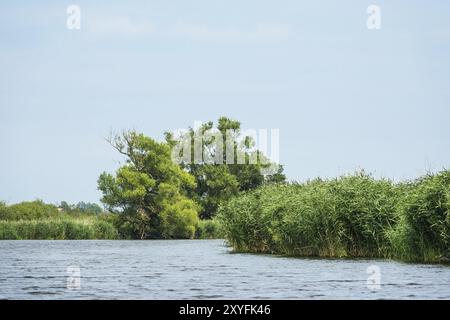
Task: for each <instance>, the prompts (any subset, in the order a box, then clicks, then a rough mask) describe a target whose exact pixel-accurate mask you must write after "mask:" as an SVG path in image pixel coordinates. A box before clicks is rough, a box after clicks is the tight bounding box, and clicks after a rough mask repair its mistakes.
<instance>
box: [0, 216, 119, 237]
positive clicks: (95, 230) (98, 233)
mask: <svg viewBox="0 0 450 320" xmlns="http://www.w3.org/2000/svg"><path fill="white" fill-rule="evenodd" d="M117 238H118V234H117V230H116V229H115V228H114V226H113V225H112V224H110V223H108V222H106V221H100V220H95V219H84V220H75V219H67V218H64V219H45V220H17V221H6V220H2V221H0V240H28V239H32V240H84V239H117Z"/></svg>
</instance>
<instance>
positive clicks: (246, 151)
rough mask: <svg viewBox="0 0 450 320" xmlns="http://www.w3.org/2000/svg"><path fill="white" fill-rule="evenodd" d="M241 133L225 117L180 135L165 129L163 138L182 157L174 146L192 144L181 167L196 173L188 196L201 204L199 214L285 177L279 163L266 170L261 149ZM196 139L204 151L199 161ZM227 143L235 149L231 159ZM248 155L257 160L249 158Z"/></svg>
mask: <svg viewBox="0 0 450 320" xmlns="http://www.w3.org/2000/svg"><path fill="white" fill-rule="evenodd" d="M216 133H217V134H218V133H220V135H216ZM241 133H242V132H241V123H240V122H238V121H235V120H232V119H229V118H226V117H221V118H219V120H218V121H217V126H216V127H214V123H213V122H212V121H210V122H207V123H205V124H203V125H202V126H201V127H200V128H198V129H196V130H194V129H193V128H190V129H189V132H188V133H186V134H185V135H182V136H181V137H176V138H175V137H174V136H173V135H172V134H170V133H166V141H167V143H168V144H169V146H171V147H172V148H173V150H172V151H173V152H174V154H175V155H177V152H178V151H180V154H178V155H177V156H180V157H181V153H182V152H181V150H178V149H176V148H174V147H175V146H176V145H177V144H178V143H181V144H182V143H186V142H187V144H188V146H189V145H190V146H191V147H190V157H189V156H187V157H185V155H183V157H182V158H183V159H184V160H183V161H182V163H181V167H182V168H184V169H186V170H187V171H188V172H189V173H191V174H192V175H193V176H194V177H195V181H196V188H195V189H194V190H192V191H191V192H189V196H190V197H191V198H192V199H194V200H195V201H196V202H197V203H199V204H200V206H201V209H200V216H201V217H202V218H206V219H208V218H211V217H213V216H214V215H215V213H216V211H217V208H218V206H219V205H220V203H222V202H224V201H226V200H228V199H230V198H231V197H233V196H235V195H237V194H238V193H239V192H240V191H247V190H252V189H255V188H257V187H259V186H261V185H262V184H264V183H266V182H267V183H282V182H284V181H285V179H286V177H285V176H284V174H283V168H282V167H281V166H279V167H278V168H277V170H276V171H275V172H271V171H270V170H268V169H269V168H272V166H273V164H271V163H270V162H269V161H268V159H267V158H266V157H265V155H264V154H263V153H262V152H261V151H259V150H255V148H254V147H255V145H254V144H255V142H254V141H253V139H252V138H251V137H250V136H246V137H244V138H243V139H240V138H242V137H240V135H241ZM198 139H200V141H201V151H202V152H203V161H201V163H198V162H196V157H195V147H194V146H195V141H196V140H198ZM227 139H228V141H227ZM227 145H228V146H231V147H232V148H233V149H234V152H233V159H227V156H231V155H229V154H227V150H226V146H227ZM188 149H189V148H188ZM183 151H184V150H183ZM238 154H240V155H242V157H243V159H244V160H245V163H239V161H238ZM251 158H253V159H256V161H255V162H250V159H251ZM266 171H267V172H266Z"/></svg>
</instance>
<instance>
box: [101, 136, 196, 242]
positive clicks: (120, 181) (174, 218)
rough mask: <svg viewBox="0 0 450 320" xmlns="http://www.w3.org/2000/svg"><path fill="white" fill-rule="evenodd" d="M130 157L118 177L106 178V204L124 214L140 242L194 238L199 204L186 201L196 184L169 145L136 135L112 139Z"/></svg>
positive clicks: (103, 180) (103, 177)
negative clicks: (176, 160) (175, 158)
mask: <svg viewBox="0 0 450 320" xmlns="http://www.w3.org/2000/svg"><path fill="white" fill-rule="evenodd" d="M109 142H110V144H111V145H112V146H113V147H114V148H115V149H116V150H117V151H118V152H120V153H121V154H122V155H124V156H125V157H126V162H125V164H124V165H123V166H121V167H120V168H119V169H118V170H117V172H116V174H115V175H112V174H109V173H102V174H101V176H100V178H99V180H98V188H99V190H101V191H102V193H103V197H102V199H101V201H102V202H103V203H104V204H105V205H106V206H107V208H108V209H109V210H110V211H112V212H120V213H122V215H121V217H122V219H123V224H124V226H125V227H127V228H129V229H131V231H132V232H133V233H134V234H135V237H138V238H141V239H144V238H192V237H193V236H194V232H195V225H196V223H197V220H198V213H197V205H196V204H195V202H194V201H192V200H190V199H189V198H187V197H186V193H187V192H188V191H189V190H192V189H194V188H195V179H194V178H193V177H192V176H191V175H190V174H189V173H188V172H186V171H184V170H183V169H182V168H181V167H180V166H178V165H177V164H175V163H173V162H172V160H171V149H170V146H169V145H168V144H167V143H165V142H157V141H155V140H153V139H152V138H149V137H146V136H144V135H143V134H138V133H137V132H135V131H128V132H124V133H122V134H121V135H116V136H114V137H112V138H111V139H109Z"/></svg>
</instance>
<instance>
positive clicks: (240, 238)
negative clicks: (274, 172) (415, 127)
mask: <svg viewBox="0 0 450 320" xmlns="http://www.w3.org/2000/svg"><path fill="white" fill-rule="evenodd" d="M449 204H450V171H448V170H446V171H443V172H440V173H437V174H434V175H427V176H426V177H422V178H420V179H417V180H416V181H412V182H406V183H393V182H392V181H390V180H387V179H375V178H373V177H372V176H371V175H368V174H365V173H364V172H359V173H356V174H353V175H347V176H342V177H339V178H335V179H327V180H323V179H315V180H312V181H308V182H306V183H302V184H298V183H294V184H283V185H267V186H264V187H262V188H259V189H257V190H254V191H251V192H247V193H243V194H241V195H238V196H237V197H235V198H233V199H232V200H230V201H228V202H227V203H224V204H222V205H221V207H220V208H219V213H218V220H219V221H220V223H221V229H222V232H223V234H224V236H225V238H226V239H227V240H228V242H229V243H230V245H231V246H232V247H233V248H234V250H236V251H239V252H259V253H276V254H284V255H291V256H319V257H337V258H338V257H339V258H342V257H368V258H395V259H401V260H405V261H417V262H440V261H444V262H445V261H447V259H448V258H449V257H450V240H449V237H450V211H449V210H450V209H449V207H450V205H449Z"/></svg>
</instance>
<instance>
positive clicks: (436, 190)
mask: <svg viewBox="0 0 450 320" xmlns="http://www.w3.org/2000/svg"><path fill="white" fill-rule="evenodd" d="M404 190H405V194H406V196H405V198H404V200H403V201H402V203H401V204H400V209H399V212H400V217H401V223H400V225H399V227H398V228H397V229H396V230H395V231H394V232H392V233H391V238H392V242H393V247H394V250H395V254H396V255H397V256H399V257H400V258H402V259H404V260H408V261H425V262H432V261H438V260H441V259H448V258H450V170H447V171H443V172H441V173H439V174H436V175H427V176H425V177H423V178H421V179H418V180H417V181H415V182H413V183H411V184H409V185H406V186H404Z"/></svg>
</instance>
